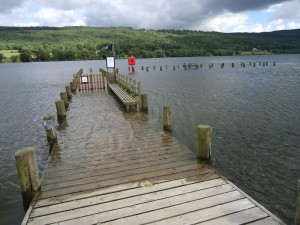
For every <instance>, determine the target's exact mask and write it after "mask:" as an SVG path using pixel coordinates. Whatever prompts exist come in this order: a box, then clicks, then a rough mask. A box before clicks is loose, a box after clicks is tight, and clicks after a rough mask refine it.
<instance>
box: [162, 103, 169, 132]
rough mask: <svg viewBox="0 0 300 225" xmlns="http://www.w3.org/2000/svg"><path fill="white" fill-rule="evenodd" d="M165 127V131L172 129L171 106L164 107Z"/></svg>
mask: <svg viewBox="0 0 300 225" xmlns="http://www.w3.org/2000/svg"><path fill="white" fill-rule="evenodd" d="M163 128H164V130H165V131H171V109H170V106H164V107H163Z"/></svg>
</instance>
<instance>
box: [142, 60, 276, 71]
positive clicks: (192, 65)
mask: <svg viewBox="0 0 300 225" xmlns="http://www.w3.org/2000/svg"><path fill="white" fill-rule="evenodd" d="M247 64H249V66H253V67H256V62H248V63H246V62H240V65H241V67H244V68H245V67H246V65H247ZM259 65H260V66H268V62H267V61H266V62H261V61H260V62H259ZM275 65H276V63H275V61H274V62H273V66H275ZM176 67H177V68H178V69H180V66H179V65H177V66H175V65H173V71H174V70H176ZM202 67H203V64H202V63H201V64H197V63H183V65H182V68H183V69H184V70H187V69H199V68H202ZM213 67H214V63H209V64H208V68H209V69H211V68H213ZM220 67H221V69H223V68H224V67H225V63H221V64H220ZM231 67H232V68H234V67H235V64H234V63H233V62H232V63H231ZM155 69H156V67H155V66H153V70H155ZM159 69H160V71H162V70H163V67H162V66H160V67H159ZM165 69H166V70H167V69H168V65H165ZM142 70H144V66H142ZM149 70H150V67H146V71H147V72H149Z"/></svg>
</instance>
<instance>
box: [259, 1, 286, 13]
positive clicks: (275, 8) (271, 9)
mask: <svg viewBox="0 0 300 225" xmlns="http://www.w3.org/2000/svg"><path fill="white" fill-rule="evenodd" d="M281 7H282V3H280V4H275V5H270V6H269V7H268V8H267V9H266V10H263V12H265V13H274V12H276V11H278V10H280V8H281Z"/></svg>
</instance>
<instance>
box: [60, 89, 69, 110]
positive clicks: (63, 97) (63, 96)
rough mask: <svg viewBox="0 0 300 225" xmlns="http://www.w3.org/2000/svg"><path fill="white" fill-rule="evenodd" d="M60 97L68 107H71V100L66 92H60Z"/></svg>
mask: <svg viewBox="0 0 300 225" xmlns="http://www.w3.org/2000/svg"><path fill="white" fill-rule="evenodd" d="M60 99H61V100H63V101H64V104H65V107H66V109H67V108H69V100H68V96H67V93H66V92H60Z"/></svg>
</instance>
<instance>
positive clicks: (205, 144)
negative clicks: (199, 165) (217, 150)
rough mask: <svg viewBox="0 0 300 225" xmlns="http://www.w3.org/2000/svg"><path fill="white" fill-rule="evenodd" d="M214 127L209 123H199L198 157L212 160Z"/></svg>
mask: <svg viewBox="0 0 300 225" xmlns="http://www.w3.org/2000/svg"><path fill="white" fill-rule="evenodd" d="M211 138H212V128H211V127H210V126H208V125H199V126H198V130H197V139H198V145H197V158H198V159H200V160H210V156H211Z"/></svg>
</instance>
